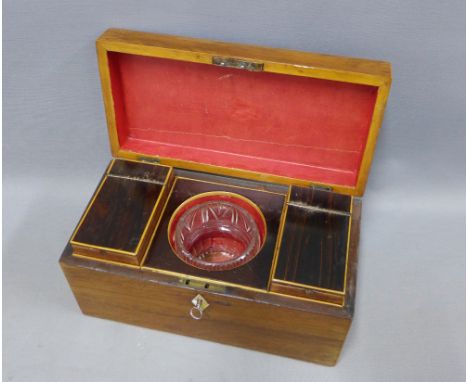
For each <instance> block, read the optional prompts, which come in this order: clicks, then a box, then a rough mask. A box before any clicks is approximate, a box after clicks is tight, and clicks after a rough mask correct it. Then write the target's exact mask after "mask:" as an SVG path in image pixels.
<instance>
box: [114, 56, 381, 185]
mask: <svg viewBox="0 0 468 382" xmlns="http://www.w3.org/2000/svg"><path fill="white" fill-rule="evenodd" d="M109 65H110V73H111V81H112V92H113V98H114V107H115V114H116V123H117V132H118V136H119V142H120V145H121V148H122V149H123V150H128V151H132V152H138V153H141V154H147V155H157V156H161V157H168V158H175V159H184V160H189V161H195V162H201V163H207V164H212V165H218V166H223V167H233V168H239V169H245V170H251V171H257V172H262V173H269V174H274V175H281V176H287V177H292V178H300V179H306V180H311V181H315V182H321V183H329V184H337V185H344V186H355V185H356V181H357V175H358V171H359V167H360V163H361V160H362V155H363V152H364V148H365V145H366V140H367V135H368V132H369V127H370V123H371V119H372V114H373V110H374V104H375V99H376V95H377V88H376V87H373V86H366V85H356V84H350V83H344V82H336V81H328V80H319V79H313V78H307V77H298V76H288V75H280V74H275V73H266V72H249V71H245V70H238V69H230V68H221V67H217V66H213V65H206V64H196V63H190V62H185V61H176V60H168V59H161V58H152V57H144V56H137V55H129V54H122V53H114V52H111V53H109Z"/></svg>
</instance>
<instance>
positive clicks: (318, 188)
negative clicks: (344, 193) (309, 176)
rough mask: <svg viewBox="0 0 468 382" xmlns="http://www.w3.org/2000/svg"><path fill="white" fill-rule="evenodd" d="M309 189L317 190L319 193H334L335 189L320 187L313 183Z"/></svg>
mask: <svg viewBox="0 0 468 382" xmlns="http://www.w3.org/2000/svg"><path fill="white" fill-rule="evenodd" d="M309 187H311V188H313V189H315V190H317V191H333V188H331V187H327V186H318V185H316V184H313V183H311V184H310V185H309Z"/></svg>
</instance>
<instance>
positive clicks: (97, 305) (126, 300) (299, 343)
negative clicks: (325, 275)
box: [61, 259, 351, 366]
mask: <svg viewBox="0 0 468 382" xmlns="http://www.w3.org/2000/svg"><path fill="white" fill-rule="evenodd" d="M61 266H62V269H63V271H64V273H65V275H66V277H67V280H68V282H69V284H70V286H71V288H72V290H73V293H74V295H75V297H76V299H77V302H78V304H79V306H80V308H81V310H82V311H83V313H85V314H88V315H91V316H96V317H100V318H106V319H111V320H115V321H120V322H124V323H128V324H132V325H138V326H143V327H147V328H151V329H158V330H164V331H168V332H173V333H177V334H182V335H187V336H192V337H197V338H202V339H207V340H211V341H215V342H220V343H224V344H229V345H234V346H240V347H245V348H250V349H253V350H259V351H264V352H269V353H273V354H277V355H282V356H287V357H291V358H297V359H301V360H304V361H310V362H316V363H320V364H324V365H330V366H331V365H334V364H335V363H336V361H337V359H338V356H339V354H340V351H341V348H342V346H343V343H344V340H345V338H346V334H347V332H348V329H349V326H350V323H351V320H350V319H349V318H343V317H334V316H332V315H325V314H319V313H311V312H306V311H301V310H295V309H289V308H285V307H281V306H277V305H271V304H268V303H259V302H255V301H253V300H248V299H238V298H233V297H229V296H225V295H220V294H214V293H208V292H207V293H205V292H202V293H201V294H202V295H203V297H204V298H205V299H206V300H207V301H208V303H209V304H210V306H209V307H208V308H207V309H206V310H205V312H204V314H203V318H202V319H201V320H198V321H196V320H194V319H192V318H191V317H190V315H189V311H190V309H191V308H192V303H191V301H192V299H193V298H194V297H195V296H196V295H197V294H198V293H199V292H198V291H196V290H192V289H189V288H184V287H175V286H169V285H164V284H159V283H155V282H150V281H148V280H144V278H139V277H135V274H134V273H133V276H130V273H129V276H126V275H124V274H121V273H120V274H116V273H112V272H103V271H102V270H99V271H97V270H94V269H92V268H86V267H80V266H77V265H72V264H71V263H67V262H66V261H64V260H63V259H62V261H61Z"/></svg>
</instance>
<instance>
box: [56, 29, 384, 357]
mask: <svg viewBox="0 0 468 382" xmlns="http://www.w3.org/2000/svg"><path fill="white" fill-rule="evenodd" d="M97 55H98V62H99V71H100V76H101V82H102V90H103V96H104V104H105V110H106V116H107V123H108V132H109V140H110V145H111V150H112V154H113V159H112V160H111V162H110V164H109V166H108V168H107V169H106V170H105V173H104V175H103V178H102V180H101V182H100V183H99V185H98V187H97V189H96V191H95V193H94V195H93V196H92V198H91V201H90V202H89V204H88V206H87V208H86V210H85V212H84V213H83V216H82V218H81V219H80V221H79V223H78V225H77V228H76V229H75V231H74V232H73V234H72V236H71V239H70V241H69V243H68V244H67V246H66V248H65V250H64V252H63V254H62V256H61V258H60V265H61V267H62V269H63V272H64V273H65V276H66V278H67V280H68V283H69V284H70V287H71V289H72V291H73V293H74V295H75V298H76V300H77V302H78V304H79V306H80V308H81V310H82V312H83V313H85V314H87V315H91V316H96V317H101V318H107V319H111V320H116V321H121V322H125V323H129V324H134V325H139V326H144V327H147V328H152V329H158V330H164V331H169V332H174V333H178V334H184V335H188V336H193V337H197V338H203V339H207V340H211V341H217V342H220V343H225V344H230V345H235V346H241V347H245V348H250V349H255V350H259V351H265V352H269V353H273V354H278V355H283V356H287V357H292V358H296V359H301V360H305V361H310V362H316V363H320V364H325V365H334V364H335V363H336V362H337V359H338V357H339V354H340V351H341V349H342V346H343V343H344V341H345V338H346V335H347V333H348V330H349V327H350V324H351V321H352V318H353V313H354V299H355V293H356V288H355V286H356V271H357V257H358V253H357V249H358V241H359V227H360V219H361V197H362V195H363V193H364V190H365V185H366V181H367V177H368V174H369V169H370V165H371V162H372V157H373V152H374V147H375V144H376V139H377V135H378V132H379V128H380V125H381V122H382V118H383V114H384V108H385V104H386V100H387V96H388V93H389V89H390V84H391V68H390V64H388V63H386V62H381V61H371V60H364V59H356V58H347V57H335V56H328V55H321V54H314V53H305V52H298V51H290V50H281V49H272V48H265V47H256V46H250V45H240V44H232V43H222V42H214V41H208V40H200V39H192V38H184V37H174V36H167V35H157V34H149V33H140V32H132V31H126V30H118V29H110V30H108V31H106V32H105V33H104V34H103V35H101V36H100V37H99V39H98V40H97ZM197 203H198V204H197ZM204 203H205V204H206V203H208V204H206V206H208V207H209V206H211V207H210V208H208V207H206V206H205V204H204ZM213 203H214V204H213ZM216 203H218V204H216ZM236 203H237V204H236ZM220 205H221V207H220ZM213 206H215V207H213ZM202 207H203V208H205V207H206V209H200V208H202ZM236 208H237V210H236ZM227 216H228V218H227ZM190 219H191V220H190ZM223 219H224V220H223ZM226 219H227V220H229V222H230V223H229V222H228V223H229V224H231V225H232V227H231V228H229V229H232V231H229V229H228V230H224V228H223V230H224V231H223V230H221V228H219V232H218V231H216V230H215V231H210V232H211V233H210V234H209V235H208V236H206V237H205V236H203V235H204V234H203V235H201V234H200V235H201V236H200V235H199V236H196V235H195V233H194V232H198V231H196V230H200V229H201V230H202V231H200V232H208V228H209V227H212V223H213V222H215V223H216V224H221V223H220V222H225V221H227V220H226ZM210 224H211V225H210ZM223 224H224V223H223ZM226 224H227V223H226ZM223 227H224V226H223ZM209 229H211V228H209ZM203 230H205V231H203ZM235 230H240V231H239V232H240V233H239V235H244V236H239V237H242V238H245V237H247V238H248V239H245V240H247V241H245V240H244V239H242V240H240V239H239V241H235V240H234V239H232V237H231V236H230V235H231V234H232V232H237V231H235ZM190 235H191V236H190ZM194 235H195V236H194ZM197 235H198V234H197ZM245 235H247V236H245ZM202 236H203V239H201V237H202ZM189 237H192V238H193V237H195V239H193V240H194V241H193V242H191V244H190V245H191V246H188V244H184V243H188V242H189V239H188V238H189ZM231 239H232V240H231ZM184 240H185V242H184ZM197 240H198V241H197ZM181 243H182V244H181ZM246 243H247V244H246ZM252 243H253V244H252ZM216 246H218V247H216ZM223 246H224V247H223ZM214 247H216V248H218V249H216V251H215V250H213V251H214V252H213V251H212V252H209V250H208V249H209V248H214ZM200 248H202V249H200ZM207 248H208V249H207ZM219 248H224V249H222V250H221V249H219ZM226 248H228V249H229V250H228V249H226ZM224 250H226V251H227V252H226V253H224V252H223V251H224ZM213 253H215V255H213ZM235 253H237V255H236V256H237V257H236V256H234V255H233V254H235ZM240 254H242V256H240ZM247 254H248V255H247ZM221 255H222V256H228V257H229V256H231V255H232V256H233V259H234V260H232V261H231V260H229V261H231V262H227V260H226V262H223V261H224V260H222V261H221V260H220V259H227V257H222V256H221ZM184 256H185V257H184ZM210 256H211V257H210ZM220 256H221V257H220ZM189 259H192V260H190V261H189ZM191 261H192V262H191ZM223 264H228V265H229V266H224V265H223Z"/></svg>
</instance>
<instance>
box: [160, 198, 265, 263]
mask: <svg viewBox="0 0 468 382" xmlns="http://www.w3.org/2000/svg"><path fill="white" fill-rule="evenodd" d="M180 209H182V211H180ZM173 217H174V219H173V220H172V221H171V224H170V226H169V236H170V237H169V239H170V243H171V246H172V249H173V250H174V252H175V254H176V255H177V256H178V257H179V258H180V259H181V260H182V261H184V262H185V263H187V264H189V265H191V266H194V267H196V268H200V269H204V270H217V271H222V270H229V269H234V268H237V267H240V266H242V265H244V264H246V263H247V262H249V261H251V260H252V259H253V258H254V257H255V256H256V255H257V254H258V253H259V251H260V249H261V247H262V246H263V243H264V238H265V231H266V225H265V222H264V218H263V215H262V213H261V211H260V210H259V209H258V207H257V206H256V205H255V204H253V203H252V202H251V201H249V200H246V199H245V198H243V197H240V196H236V194H230V195H227V197H226V195H225V194H223V195H220V196H219V197H218V198H216V197H213V195H211V194H210V195H207V197H206V198H204V197H203V196H198V197H197V198H196V199H194V200H193V202H192V201H190V200H189V201H187V202H185V203H184V204H183V205H181V206H180V207H179V209H178V210H176V211H175V212H174V215H173ZM259 226H260V227H259Z"/></svg>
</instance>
